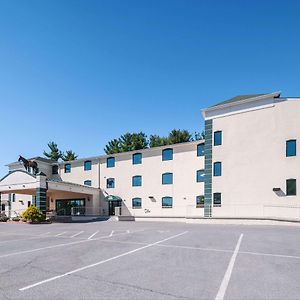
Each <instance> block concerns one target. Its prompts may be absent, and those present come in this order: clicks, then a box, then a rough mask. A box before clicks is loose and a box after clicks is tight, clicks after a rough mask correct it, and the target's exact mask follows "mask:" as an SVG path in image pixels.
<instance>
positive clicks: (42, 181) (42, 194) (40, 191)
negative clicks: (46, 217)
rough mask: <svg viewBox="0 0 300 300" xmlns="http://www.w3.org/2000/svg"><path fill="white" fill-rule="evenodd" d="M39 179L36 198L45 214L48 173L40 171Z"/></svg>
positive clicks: (37, 177)
mask: <svg viewBox="0 0 300 300" xmlns="http://www.w3.org/2000/svg"><path fill="white" fill-rule="evenodd" d="M36 179H37V184H38V186H37V188H36V198H35V205H36V207H37V208H38V209H40V210H41V211H42V212H43V213H44V214H46V209H47V206H46V200H47V182H46V179H47V178H46V174H44V173H43V172H39V173H38V174H36Z"/></svg>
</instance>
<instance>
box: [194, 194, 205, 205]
mask: <svg viewBox="0 0 300 300" xmlns="http://www.w3.org/2000/svg"><path fill="white" fill-rule="evenodd" d="M198 197H203V204H197V200H198V199H197V198H198ZM204 204H205V198H204V195H198V196H196V208H203V207H204Z"/></svg>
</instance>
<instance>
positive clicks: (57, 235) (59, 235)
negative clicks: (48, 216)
mask: <svg viewBox="0 0 300 300" xmlns="http://www.w3.org/2000/svg"><path fill="white" fill-rule="evenodd" d="M65 233H67V232H66V231H64V232H61V233H59V234H57V235H55V236H61V235H63V234H65Z"/></svg>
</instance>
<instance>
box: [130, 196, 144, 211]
mask: <svg viewBox="0 0 300 300" xmlns="http://www.w3.org/2000/svg"><path fill="white" fill-rule="evenodd" d="M136 199H139V200H141V205H140V206H134V205H133V200H136ZM142 203H143V202H142V198H141V197H134V198H132V199H131V207H132V209H141V208H142V206H143V204H142Z"/></svg>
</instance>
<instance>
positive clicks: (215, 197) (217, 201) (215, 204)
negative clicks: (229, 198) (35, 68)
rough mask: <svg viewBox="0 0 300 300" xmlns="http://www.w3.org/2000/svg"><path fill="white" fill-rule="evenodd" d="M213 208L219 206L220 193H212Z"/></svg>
mask: <svg viewBox="0 0 300 300" xmlns="http://www.w3.org/2000/svg"><path fill="white" fill-rule="evenodd" d="M214 206H216V207H217V206H221V193H214Z"/></svg>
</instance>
